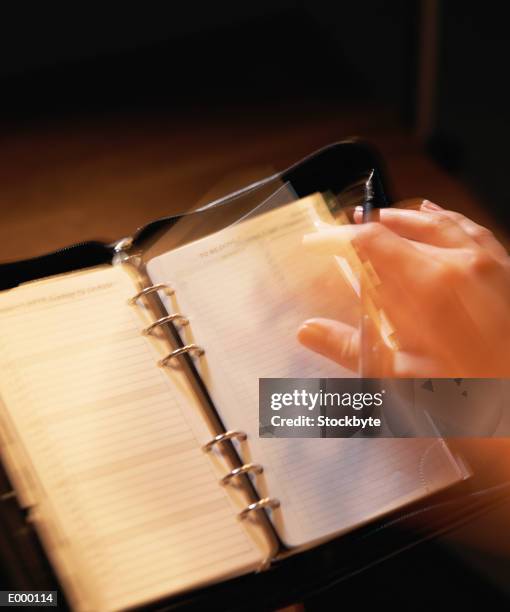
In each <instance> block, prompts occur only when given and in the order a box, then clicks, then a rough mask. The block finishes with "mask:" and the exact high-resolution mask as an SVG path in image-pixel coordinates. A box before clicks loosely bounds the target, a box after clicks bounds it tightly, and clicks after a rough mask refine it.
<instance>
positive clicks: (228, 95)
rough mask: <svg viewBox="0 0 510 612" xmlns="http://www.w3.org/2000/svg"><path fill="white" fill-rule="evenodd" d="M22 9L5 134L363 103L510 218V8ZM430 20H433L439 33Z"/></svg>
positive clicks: (5, 103)
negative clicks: (98, 122) (83, 122)
mask: <svg viewBox="0 0 510 612" xmlns="http://www.w3.org/2000/svg"><path fill="white" fill-rule="evenodd" d="M15 6H16V7H17V8H12V7H11V8H10V10H9V13H10V14H7V15H4V16H3V18H2V25H1V37H0V38H1V42H0V44H1V49H2V51H1V59H0V85H1V91H2V95H1V102H0V104H1V110H2V125H3V129H4V130H5V129H14V130H18V129H20V128H21V127H23V126H26V123H27V122H34V121H39V122H40V121H41V120H46V121H47V120H49V119H55V118H63V117H64V116H70V115H71V116H75V117H76V116H87V117H89V116H90V115H91V114H96V115H97V114H102V115H105V114H111V113H114V114H119V113H122V112H124V113H125V112H133V111H135V112H138V113H144V112H145V113H146V112H148V111H149V112H151V113H158V114H159V115H169V114H170V115H171V114H172V113H173V112H175V111H176V110H180V111H182V110H183V109H184V110H185V111H186V112H187V113H189V114H199V115H200V117H201V118H202V119H203V118H205V117H208V116H218V114H221V113H226V114H231V113H234V114H239V113H241V112H244V113H245V115H246V119H247V120H248V121H249V120H250V117H249V114H250V112H251V113H253V112H254V111H253V109H256V113H257V114H260V113H261V112H266V113H269V114H272V115H275V116H278V115H279V114H280V113H281V112H282V107H283V106H286V105H287V106H288V105H289V104H291V105H293V106H294V107H295V106H297V105H301V106H303V104H306V103H309V104H311V103H314V104H315V105H317V104H319V105H320V104H322V105H326V106H327V107H328V109H331V108H332V107H336V108H337V109H338V110H339V111H340V112H341V109H342V106H344V107H345V106H347V105H350V106H351V107H352V105H353V104H358V105H360V106H365V107H366V106H367V105H368V106H369V107H372V108H374V110H375V108H379V107H381V108H385V109H389V110H391V111H394V113H395V114H394V117H396V120H397V121H398V122H400V123H401V124H402V125H405V126H407V127H408V128H409V129H410V130H414V131H417V130H418V131H420V130H421V131H422V133H420V134H419V137H420V140H421V142H422V143H423V145H424V146H425V147H426V150H427V151H428V152H429V154H430V155H432V156H433V158H434V159H435V160H437V162H438V163H440V164H441V166H442V167H444V168H445V169H447V170H448V171H449V172H452V173H455V174H456V175H457V176H459V177H460V178H461V179H462V180H463V181H465V182H466V184H468V185H469V186H470V187H471V188H472V189H473V190H474V192H475V193H476V194H477V195H478V196H479V197H480V199H481V200H482V201H483V204H484V205H485V206H486V207H489V208H490V209H491V211H494V212H495V213H496V214H497V216H498V217H499V218H500V219H501V218H503V217H505V214H506V211H507V210H508V204H509V195H508V194H509V190H508V188H507V181H506V175H507V163H508V154H507V152H506V147H507V142H508V138H509V136H510V120H509V119H510V117H509V115H510V99H509V93H508V91H509V88H508V86H507V81H508V78H507V71H508V58H509V52H510V43H509V37H508V22H507V20H506V19H505V8H506V7H505V3H497V2H490V3H484V2H469V1H468V2H466V1H462V0H449V1H448V2H441V1H438V2H428V1H427V0H425V2H417V1H415V0H390V1H389V2H383V1H378V0H358V1H356V2H327V1H325V0H315V1H310V0H303V1H302V2H291V1H284V0H277V1H274V0H273V1H271V0H259V1H258V2H253V3H252V2H249V3H248V2H235V1H220V2H215V3H206V2H203V3H189V4H185V3H171V4H170V6H169V7H167V8H166V10H162V9H161V8H157V7H156V6H155V5H150V6H147V7H142V6H140V5H136V6H134V7H130V6H128V5H127V4H124V5H118V6H117V7H114V6H108V5H107V4H104V5H103V6H102V7H101V9H98V8H95V9H94V8H93V7H92V6H91V5H89V4H88V3H83V2H78V3H72V4H69V5H67V7H64V8H59V9H58V10H57V9H55V8H51V6H50V5H48V4H47V3H39V4H38V5H36V4H35V3H34V5H33V6H30V5H26V4H23V5H15ZM424 11H425V14H426V15H429V18H430V16H432V20H433V22H434V27H433V31H432V33H431V32H430V31H427V27H426V24H424ZM423 37H425V38H426V40H425V41H423V40H422V38H423ZM423 44H424V45H425V48H426V51H425V53H426V54H428V55H430V53H432V55H434V54H435V56H436V62H434V61H432V64H433V65H434V68H433V73H434V74H433V76H432V78H431V80H430V83H429V85H428V87H427V93H426V97H427V98H428V97H430V98H431V107H430V109H429V112H428V113H427V116H426V120H425V123H426V125H425V126H423V125H421V126H420V124H419V123H420V117H419V116H418V115H419V114H420V104H423V100H421V101H420V99H419V98H420V96H419V94H418V92H419V91H420V80H423V78H424V69H423V66H421V64H420V54H421V53H423V49H424V47H423V46H422V45H423ZM247 109H251V111H248V110H247ZM422 123H423V122H422ZM506 218H507V219H508V216H507V215H506Z"/></svg>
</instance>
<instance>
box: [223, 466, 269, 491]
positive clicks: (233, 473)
mask: <svg viewBox="0 0 510 612" xmlns="http://www.w3.org/2000/svg"><path fill="white" fill-rule="evenodd" d="M263 471H264V468H263V467H262V466H261V465H260V464H258V463H245V464H244V465H242V466H241V467H237V468H234V469H233V470H231V471H230V472H229V473H228V474H227V475H226V476H223V478H222V479H221V480H220V483H221V484H222V485H223V486H225V485H228V484H229V483H230V481H231V480H232V478H235V477H236V476H239V475H240V474H247V473H248V472H253V473H254V474H262V472H263Z"/></svg>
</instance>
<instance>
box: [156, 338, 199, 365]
mask: <svg viewBox="0 0 510 612" xmlns="http://www.w3.org/2000/svg"><path fill="white" fill-rule="evenodd" d="M185 353H190V354H193V353H194V354H195V355H196V356H197V357H200V355H203V354H204V353H205V350H204V349H203V348H202V347H201V346H198V344H186V346H181V347H180V348H178V349H175V350H174V351H172V352H171V353H168V355H167V356H166V357H163V359H160V360H159V361H158V365H159V366H160V367H161V368H165V367H166V366H168V365H169V363H170V361H171V360H172V359H174V358H175V357H180V356H181V355H184V354H185Z"/></svg>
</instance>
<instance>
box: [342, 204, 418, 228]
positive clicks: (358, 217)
mask: <svg viewBox="0 0 510 612" xmlns="http://www.w3.org/2000/svg"><path fill="white" fill-rule="evenodd" d="M423 202H424V200H423V198H406V199H405V200H400V201H399V202H397V203H396V204H395V205H394V206H393V208H398V209H409V210H420V207H421V205H422V204H423ZM381 210H382V209H381ZM354 221H355V223H363V206H356V208H355V209H354Z"/></svg>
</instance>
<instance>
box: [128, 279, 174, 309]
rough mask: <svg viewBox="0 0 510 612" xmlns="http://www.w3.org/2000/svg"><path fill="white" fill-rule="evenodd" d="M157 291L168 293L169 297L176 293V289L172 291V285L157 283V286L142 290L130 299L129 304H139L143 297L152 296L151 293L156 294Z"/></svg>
mask: <svg viewBox="0 0 510 612" xmlns="http://www.w3.org/2000/svg"><path fill="white" fill-rule="evenodd" d="M156 291H166V293H167V295H173V294H174V293H175V291H174V289H172V287H170V285H167V284H166V283H157V284H156V285H150V286H149V287H145V289H142V290H141V291H139V292H138V293H137V294H136V295H134V296H133V297H131V298H129V304H131V305H133V304H136V302H138V300H139V299H140V298H141V297H144V296H146V295H150V294H151V293H155V292H156Z"/></svg>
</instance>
